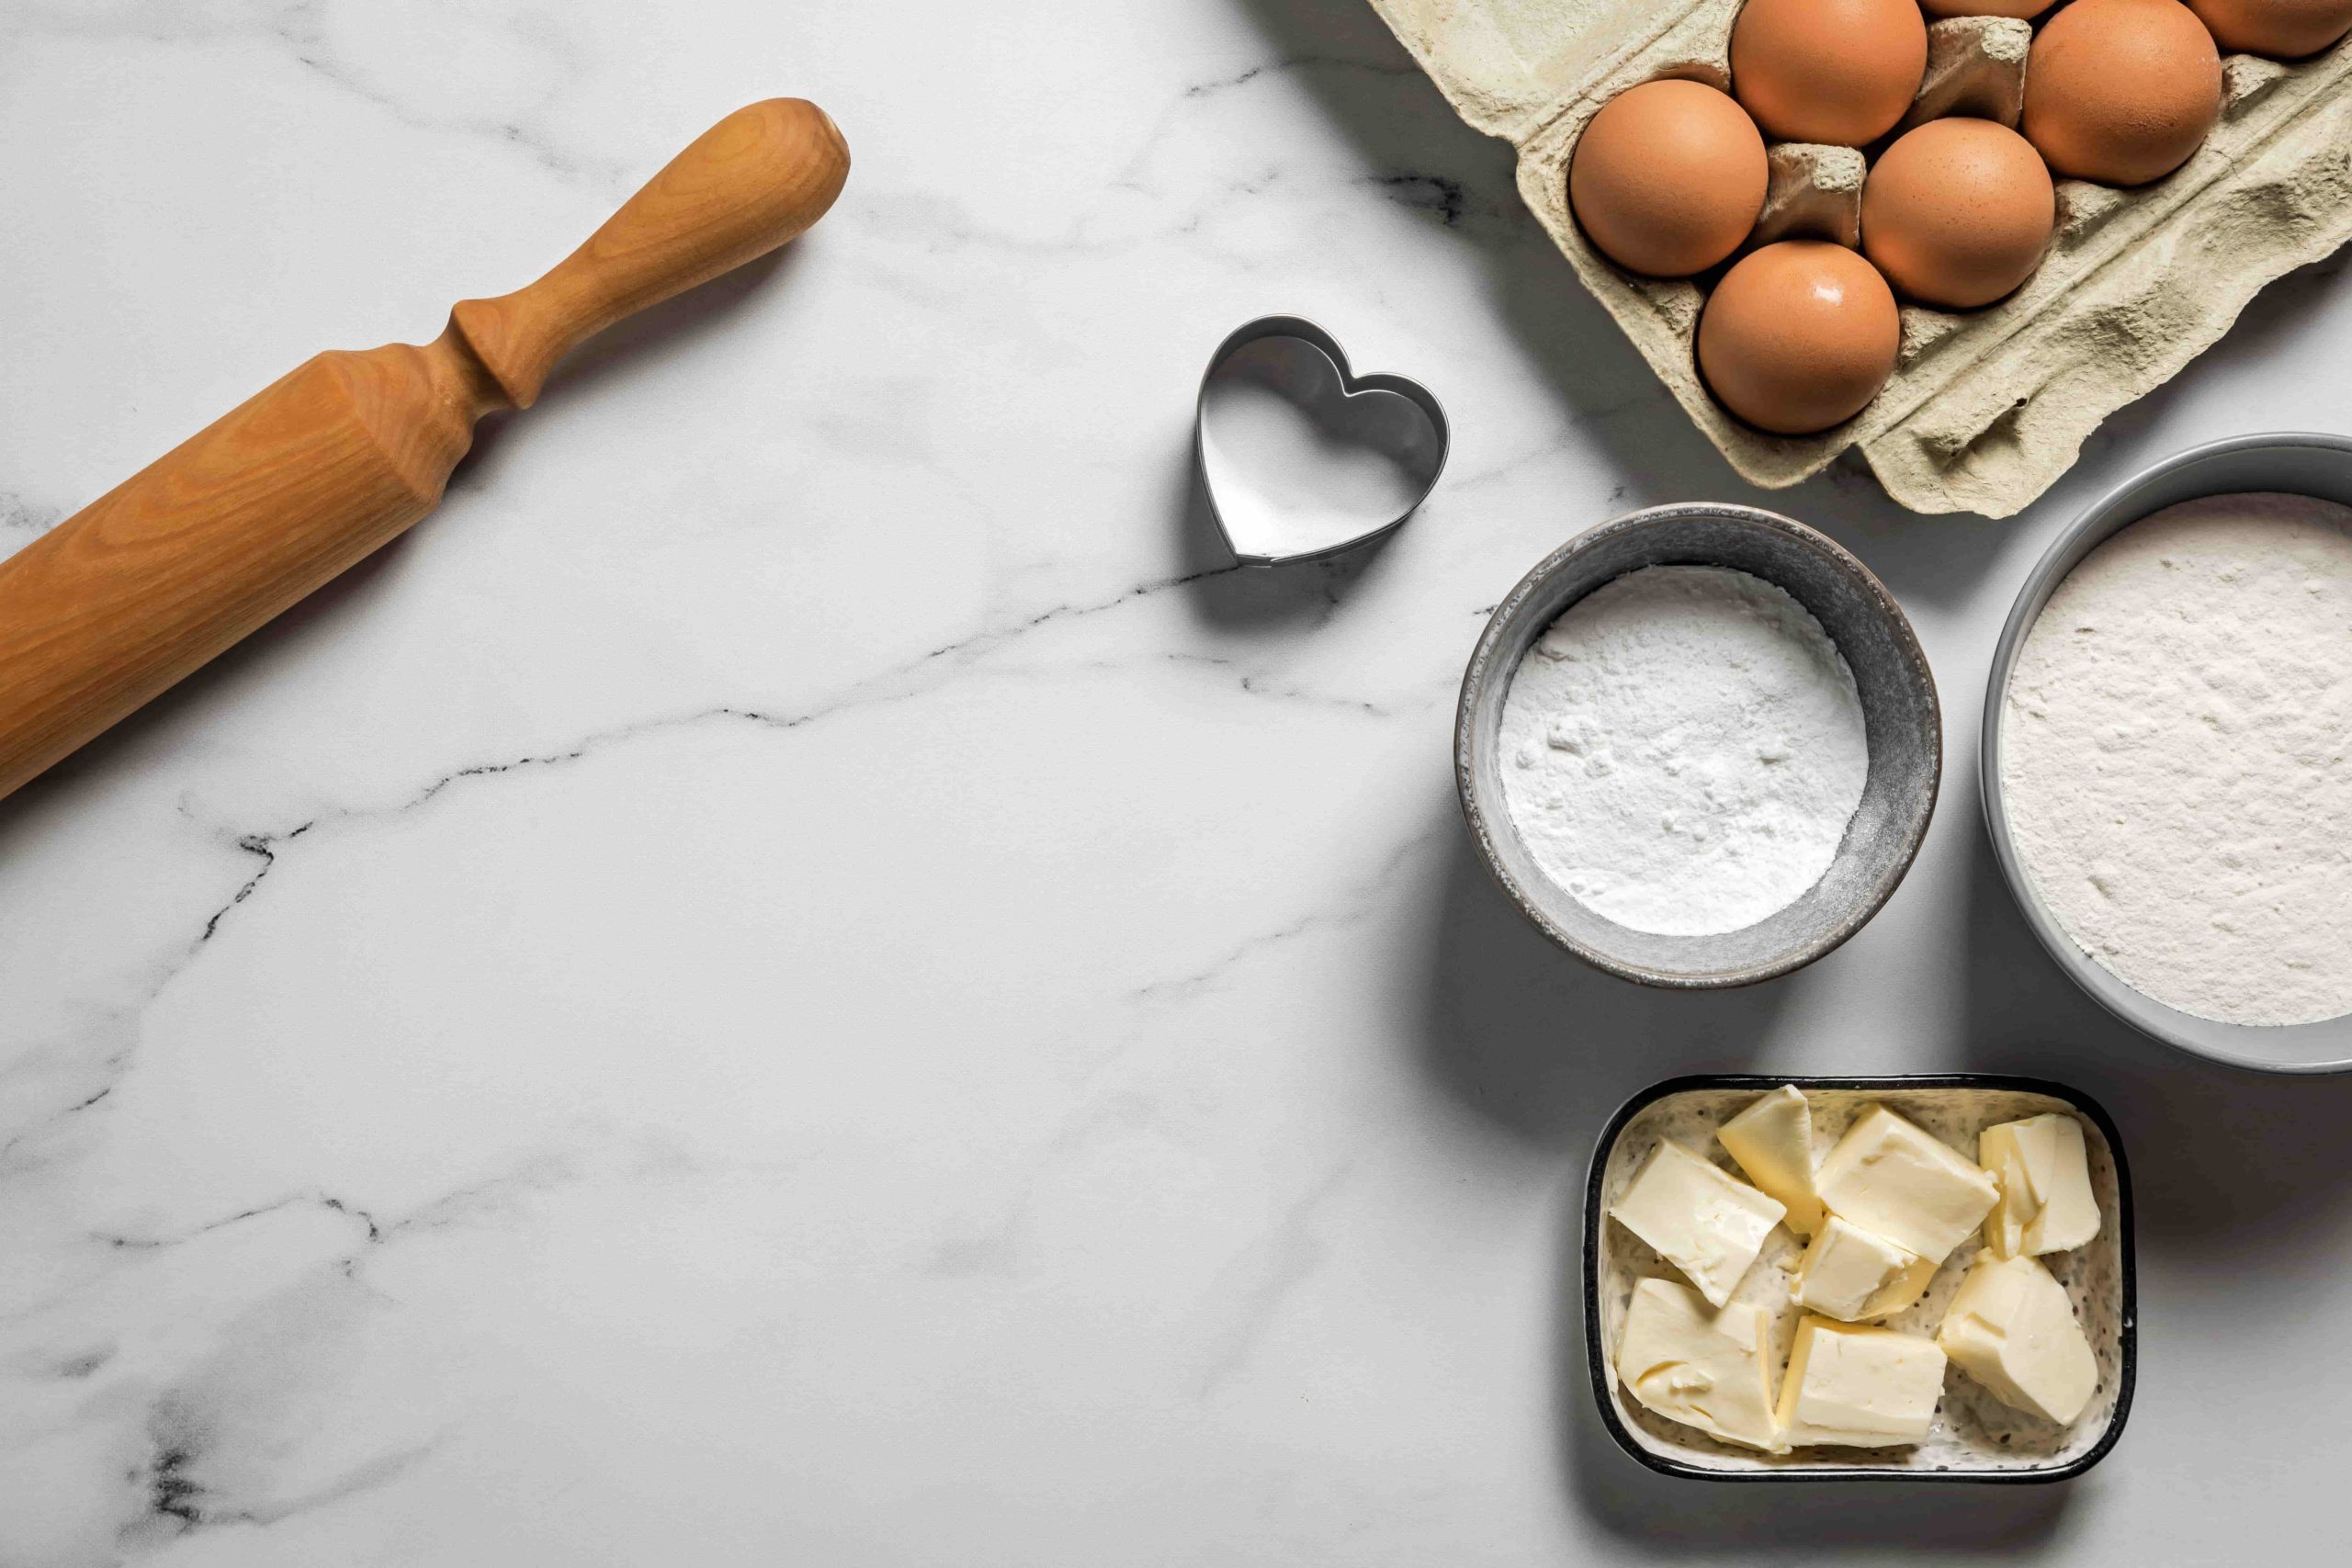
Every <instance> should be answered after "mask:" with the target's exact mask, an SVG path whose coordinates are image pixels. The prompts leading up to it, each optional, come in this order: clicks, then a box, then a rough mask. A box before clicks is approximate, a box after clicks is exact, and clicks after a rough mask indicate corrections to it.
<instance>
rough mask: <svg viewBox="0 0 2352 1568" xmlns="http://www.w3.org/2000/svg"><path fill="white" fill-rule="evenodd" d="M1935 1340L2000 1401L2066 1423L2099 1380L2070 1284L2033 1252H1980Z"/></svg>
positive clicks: (2086, 1401) (2061, 1423)
mask: <svg viewBox="0 0 2352 1568" xmlns="http://www.w3.org/2000/svg"><path fill="white" fill-rule="evenodd" d="M1936 1343H1937V1344H1939V1345H1940V1346H1942V1347H1943V1348H1944V1352H1945V1354H1947V1355H1949V1356H1950V1357H1951V1359H1953V1360H1954V1361H1956V1362H1958V1363H1959V1364H1960V1370H1961V1371H1964V1372H1966V1373H1967V1374H1968V1375H1969V1376H1970V1377H1973V1378H1974V1379H1975V1380H1976V1381H1977V1382H1981V1383H1983V1384H1984V1385H1985V1387H1986V1388H1987V1389H1990V1390H1991V1391H1992V1393H1993V1397H1995V1398H1996V1399H1998V1400H1999V1401H2000V1402H2001V1403H2002V1404H2006V1405H2008V1406H2009V1407H2010V1408H2011V1409H2013V1410H2022V1411H2024V1412H2025V1413H2026V1414H2027V1415H2029V1416H2041V1418H2042V1419H2043V1420H2045V1421H2055V1422H2057V1423H2058V1424H2059V1425H2060V1426H2062V1427H2063V1426H2064V1425H2066V1424H2067V1423H2068V1422H2070V1421H2072V1420H2074V1418H2075V1416H2080V1415H2081V1414H2082V1413H2083V1406H2085V1405H2086V1404H2089V1403H2090V1402H2091V1394H2092V1393H2093V1392H2094V1391H2096V1390H2097V1389H2098V1358H2097V1357H2096V1356H2094V1355H2092V1354H2091V1342H2090V1341H2089V1339H2087V1338H2086V1337H2084V1335H2083V1329H2082V1325H2080V1324H2078V1323H2076V1322H2075V1308H2074V1304H2073V1303H2071V1302H2069V1301H2067V1299H2066V1287H2065V1286H2064V1285H2061V1284H2060V1283H2059V1282H2058V1281H2057V1280H2054V1279H2052V1278H2051V1275H2050V1270H2049V1269H2044V1268H2043V1267H2042V1266H2041V1264H2040V1263H2039V1262H2037V1261H2035V1260H2034V1259H2033V1258H1978V1259H1977V1260H1976V1263H1975V1265H1974V1267H1973V1268H1971V1269H1969V1270H1968V1273H1967V1276H1966V1277H1965V1278H1964V1279H1962V1280H1961V1282H1960V1292H1959V1293H1958V1294H1957V1295H1955V1296H1953V1297H1952V1299H1951V1310H1950V1311H1948V1312H1946V1313H1945V1314H1944V1321H1943V1325H1942V1326H1941V1327H1939V1328H1938V1329H1937V1330H1936Z"/></svg>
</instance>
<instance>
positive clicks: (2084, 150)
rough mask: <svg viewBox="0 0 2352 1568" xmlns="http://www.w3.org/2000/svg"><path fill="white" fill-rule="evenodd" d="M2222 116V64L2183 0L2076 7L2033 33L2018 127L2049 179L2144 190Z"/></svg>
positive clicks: (2107, 0) (2085, 2) (2088, 1)
mask: <svg viewBox="0 0 2352 1568" xmlns="http://www.w3.org/2000/svg"><path fill="white" fill-rule="evenodd" d="M2221 113H2222V57H2221V55H2220V53H2219V52H2218V51H2215V49H2214V48H2213V35H2212V34H2211V33H2209V32H2207V31H2206V30H2205V24H2204V23H2202V22H2200V21H2199V20H2198V19H2197V17H2195V16H2194V15H2193V14H2192V13H2191V12H2190V11H2189V9H2188V6H2183V5H2182V4H2180V0H2074V4H2073V5H2071V6H2067V7H2066V8H2065V9H2064V10H2063V11H2061V12H2059V13H2058V14H2057V15H2056V16H2054V17H2051V18H2050V20H2049V22H2048V23H2047V24H2046V25H2044V26H2043V28H2042V29H2041V32H2039V33H2037V34H2035V35H2034V39H2033V52H2032V53H2031V54H2030V55H2028V56H2027V57H2026V62H2025V118H2024V119H2023V120H2022V121H2020V122H2019V124H2018V129H2019V130H2022V131H2024V132H2025V139H2026V140H2027V141H2030V142H2032V143H2033V144H2034V146H2035V147H2036V148H2037V149H2039V150H2040V151H2041V156H2042V158H2043V160H2044V161H2045V162H2047V163H2048V164H2049V165H2050V167H2051V168H2052V170H2053V171H2054V172H2056V173H2058V174H2061V175H2067V176H2069V177H2071V178H2074V179H2078V180H2097V181H2098V182H2099V183H2100V184H2101V185H2110V186H2136V185H2145V184H2147V183H2148V182H2149V181H2150V180H2153V179H2157V178H2160V177H2162V176H2163V175H2168V174H2170V173H2172V172H2173V171H2174V170H2175V169H2177V168H2178V167H2180V165H2181V164H2184V163H2186V162H2188V155H2189V154H2190V153H2191V152H2196V151H2197V148H2198V145H2199V143H2200V142H2202V141H2204V140H2205V133H2206V132H2207V131H2209V130H2212V129H2213V121H2214V120H2215V119H2217V118H2220V117H2221Z"/></svg>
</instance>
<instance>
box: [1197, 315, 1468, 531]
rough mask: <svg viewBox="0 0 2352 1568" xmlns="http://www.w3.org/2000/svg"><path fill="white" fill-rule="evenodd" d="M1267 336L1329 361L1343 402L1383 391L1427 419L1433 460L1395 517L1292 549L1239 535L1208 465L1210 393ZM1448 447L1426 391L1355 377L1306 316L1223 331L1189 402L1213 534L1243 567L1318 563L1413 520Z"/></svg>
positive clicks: (1408, 381) (1342, 354)
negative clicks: (1230, 367) (1237, 357)
mask: <svg viewBox="0 0 2352 1568" xmlns="http://www.w3.org/2000/svg"><path fill="white" fill-rule="evenodd" d="M1268 338H1288V339H1295V340H1296V341H1297V342H1299V343H1301V344H1306V346H1307V347H1308V348H1310V349H1312V350H1314V351H1315V352H1316V353H1317V354H1320V355H1322V356H1323V357H1324V358H1325V359H1327V360H1329V362H1330V366H1331V369H1332V370H1333V371H1334V372H1335V373H1336V375H1337V377H1338V379H1339V387H1340V397H1341V399H1342V400H1346V399H1352V398H1360V397H1366V396H1372V395H1375V394H1380V393H1387V394H1389V395H1391V396H1395V397H1399V398H1402V399H1404V400H1406V401H1407V402H1408V403H1411V404H1412V405H1413V406H1414V407H1415V408H1417V409H1419V411H1420V412H1421V413H1422V415H1423V416H1424V417H1425V418H1427V419H1428V421H1429V425H1430V437H1431V445H1432V446H1433V447H1434V450H1435V454H1436V456H1435V459H1434V461H1432V462H1431V463H1430V468H1429V473H1428V477H1427V479H1425V480H1424V481H1423V482H1422V484H1421V485H1420V488H1419V492H1418V493H1416V494H1415V495H1414V496H1413V498H1412V499H1411V500H1410V501H1409V502H1407V503H1406V505H1405V507H1404V509H1403V510H1402V511H1400V512H1398V513H1397V514H1396V515H1395V516H1393V517H1390V518H1388V519H1386V520H1385V521H1384V522H1378V523H1375V524H1374V525H1372V526H1370V527H1367V528H1363V529H1360V530H1358V531H1357V532H1355V533H1352V534H1350V535H1349V536H1346V537H1345V538H1341V539H1338V540H1334V541H1327V542H1323V543H1319V544H1316V545H1314V546H1311V547H1306V548H1303V549H1296V550H1272V549H1267V548H1263V547H1259V546H1257V545H1255V544H1253V543H1252V542H1251V541H1250V540H1248V539H1246V538H1243V537H1240V536H1238V535H1237V533H1236V531H1235V528H1234V525H1233V524H1232V522H1231V521H1230V520H1229V519H1228V518H1227V516H1226V513H1225V511H1224V510H1223V508H1221V507H1220V506H1219V504H1218V502H1217V494H1216V475H1215V473H1214V472H1213V470H1212V468H1211V466H1210V463H1209V454H1208V435H1207V431H1208V405H1209V392H1210V389H1211V387H1212V386H1213V384H1214V383H1215V382H1216V378H1217V372H1218V371H1219V370H1221V369H1222V368H1223V367H1225V365H1226V363H1227V361H1228V360H1230V359H1231V358H1232V357H1233V356H1234V355H1235V354H1237V353H1238V352H1239V351H1240V350H1241V349H1243V348H1246V347H1248V346H1249V345H1250V344H1254V343H1260V342H1262V341H1264V340H1266V339H1268ZM1452 446H1453V434H1452V431H1451V429H1450V427H1449V426H1448V425H1447V423H1446V419H1445V408H1444V406H1443V405H1442V404H1441V403H1440V402H1439V401H1438V400H1437V399H1436V397H1435V396H1434V395H1432V394H1431V393H1430V390H1429V389H1428V388H1426V387H1424V386H1422V385H1421V384H1420V383H1419V382H1418V381H1416V380H1413V379H1412V378H1409V377H1405V376H1394V375H1390V374H1387V373H1386V372H1375V373H1374V374H1372V375H1367V376H1359V375H1357V374H1356V373H1355V372H1354V371H1353V370H1352V369H1351V368H1350V367H1349V366H1348V355H1347V351H1346V350H1345V349H1343V348H1341V347H1340V342H1339V340H1338V339H1337V338H1335V337H1333V336H1332V335H1331V334H1330V333H1328V332H1325V331H1324V330H1323V329H1322V328H1321V327H1319V326H1317V325H1316V324H1315V323H1314V322H1313V321H1308V320H1307V319H1306V317H1304V316H1261V317H1259V318H1258V319H1257V320H1256V321H1248V322H1245V323H1243V324H1242V325H1241V326H1238V327H1236V328H1235V329H1234V330H1233V331H1232V332H1231V333H1227V335H1226V339H1225V341H1224V342H1223V343H1220V344H1217V345H1216V353H1215V354H1212V355H1209V363H1208V368H1206V369H1205V370H1204V371H1202V372H1201V387H1200V392H1199V395H1198V396H1197V398H1196V399H1195V400H1194V402H1193V463H1194V465H1195V467H1196V468H1197V469H1198V471H1199V473H1200V476H1201V489H1202V491H1204V493H1205V494H1206V495H1207V497H1208V505H1209V516H1210V518H1211V520H1212V521H1214V522H1215V523H1216V531H1217V536H1219V537H1220V538H1222V539H1223V540H1224V541H1225V546H1226V548H1227V549H1229V550H1231V551H1232V552H1233V558H1234V559H1235V561H1236V562H1237V563H1238V564H1239V565H1242V566H1288V565H1291V564H1293V563H1294V562H1297V561H1308V560H1320V559H1322V558H1325V557H1328V556H1335V555H1340V554H1341V553H1343V552H1345V551H1348V550H1352V549H1355V548H1357V547H1360V546H1363V545H1368V544H1370V543H1372V542H1373V541H1374V539H1380V538H1385V537H1386V536H1388V535H1390V534H1392V533H1394V532H1396V530H1397V528H1398V527H1399V526H1401V525H1403V524H1404V522H1405V520H1406V519H1407V518H1408V517H1410V516H1412V514H1413V513H1415V512H1416V511H1417V510H1419V507H1420V504H1421V502H1424V501H1427V500H1428V499H1429V496H1430V491H1433V490H1435V489H1436V488H1437V481H1438V479H1439V477H1440V476H1441V475H1442V474H1443V473H1444V472H1445V459H1446V455H1447V453H1448V451H1449V450H1450V449H1451V447H1452ZM1387 455H1388V456H1389V457H1392V458H1395V457H1398V456H1399V454H1397V453H1390V454H1387ZM1400 466H1401V465H1400Z"/></svg>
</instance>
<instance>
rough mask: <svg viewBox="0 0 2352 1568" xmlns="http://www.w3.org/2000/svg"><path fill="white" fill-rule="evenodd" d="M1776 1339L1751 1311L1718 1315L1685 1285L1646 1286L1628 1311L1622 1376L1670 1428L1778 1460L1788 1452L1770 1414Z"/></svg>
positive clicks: (1737, 1308)
mask: <svg viewBox="0 0 2352 1568" xmlns="http://www.w3.org/2000/svg"><path fill="white" fill-rule="evenodd" d="M1769 1339H1770V1324H1769V1323H1768V1322H1767V1320H1766V1318H1765V1315H1764V1314H1763V1313H1762V1312H1761V1311H1760V1310H1758V1308H1756V1307H1752V1306H1749V1305H1747V1303H1741V1302H1736V1303H1733V1304H1731V1305H1730V1306H1727V1307H1724V1308H1722V1309H1721V1310H1717V1309H1716V1308H1713V1307H1711V1306H1709V1305H1708V1304H1707V1303H1705V1302H1704V1301H1703V1300H1702V1299H1701V1298H1700V1296H1699V1293H1698V1292H1696V1291H1693V1290H1691V1288H1690V1287H1688V1286H1687V1285H1678V1284H1676V1283H1675V1282H1674V1281H1673V1280H1641V1281H1640V1282H1639V1283H1637V1284H1635V1285H1634V1300H1633V1303H1632V1304H1631V1305H1630V1306H1628V1307H1627V1308H1626V1311H1625V1331H1624V1333H1623V1335H1621V1336H1620V1337H1619V1338H1618V1341H1617V1376H1618V1378H1619V1379H1620V1380H1621V1381H1622V1382H1623V1383H1624V1385H1625V1389H1626V1392H1627V1393H1631V1394H1632V1395H1633V1396H1634V1398H1635V1399H1638V1400H1640V1401H1641V1402H1642V1403H1643V1404H1645V1405H1647V1406H1649V1407H1650V1408H1651V1409H1652V1410H1655V1411H1657V1413H1658V1414H1659V1415H1661V1416H1665V1417H1666V1418H1667V1419H1668V1420H1669V1421H1680V1422H1683V1423H1685V1424H1686V1425H1688V1426H1692V1427H1698V1428H1699V1429H1700V1430H1701V1431H1702V1432H1705V1433H1707V1434H1709V1435H1710V1436H1712V1437H1715V1438H1722V1439H1723V1440H1724V1442H1727V1443H1739V1444H1742V1445H1745V1446H1746V1447H1747V1448H1751V1449H1762V1450H1766V1451H1767V1452H1777V1451H1778V1450H1780V1449H1781V1447H1782V1446H1783V1445H1782V1444H1781V1426H1780V1421H1779V1419H1778V1418H1777V1417H1776V1416H1774V1414H1773V1409H1772V1369H1771V1365H1770V1361H1769V1360H1768V1359H1767V1344H1768V1341H1769Z"/></svg>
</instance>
